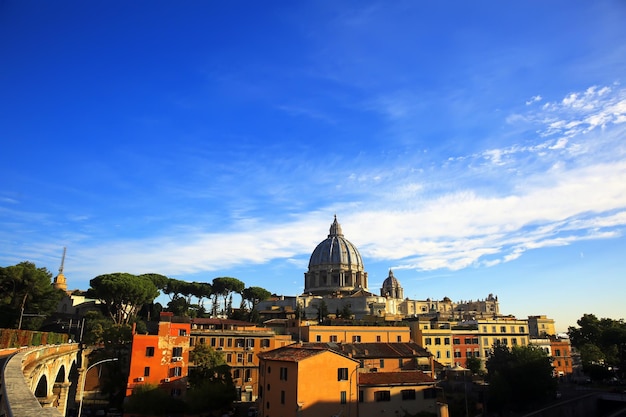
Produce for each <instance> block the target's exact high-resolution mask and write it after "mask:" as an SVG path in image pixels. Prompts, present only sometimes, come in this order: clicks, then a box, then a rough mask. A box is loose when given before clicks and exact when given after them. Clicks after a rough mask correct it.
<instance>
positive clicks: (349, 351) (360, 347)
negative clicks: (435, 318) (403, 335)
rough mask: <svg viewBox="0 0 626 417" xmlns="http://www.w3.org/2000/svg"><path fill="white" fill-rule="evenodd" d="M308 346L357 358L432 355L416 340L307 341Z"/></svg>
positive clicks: (425, 356) (426, 356)
mask: <svg viewBox="0 0 626 417" xmlns="http://www.w3.org/2000/svg"><path fill="white" fill-rule="evenodd" d="M306 346H317V347H328V348H329V349H332V350H335V351H337V352H341V353H343V354H344V355H348V356H351V357H353V358H355V359H366V358H370V359H371V358H413V357H416V356H417V357H424V358H428V357H430V356H432V354H431V353H429V352H428V351H427V350H426V349H424V348H423V347H421V346H420V345H418V344H417V343H414V342H399V343H381V342H375V343H307V344H306Z"/></svg>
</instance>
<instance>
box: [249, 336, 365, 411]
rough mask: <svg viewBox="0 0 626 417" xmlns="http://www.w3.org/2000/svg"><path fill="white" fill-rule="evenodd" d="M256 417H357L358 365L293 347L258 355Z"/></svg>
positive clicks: (329, 352)
mask: <svg viewBox="0 0 626 417" xmlns="http://www.w3.org/2000/svg"><path fill="white" fill-rule="evenodd" d="M259 360H260V362H259V370H260V377H259V400H258V403H259V415H260V416H281V417H318V416H334V415H340V416H342V417H344V416H345V417H357V415H358V414H357V403H358V402H357V399H358V390H357V375H358V370H359V369H358V368H359V366H360V364H359V361H357V360H355V359H351V358H349V357H347V356H345V355H342V354H340V353H338V352H334V351H332V350H329V349H325V348H321V347H306V346H303V345H300V344H294V345H290V346H286V347H283V348H279V349H275V350H273V351H270V352H264V353H261V354H259Z"/></svg>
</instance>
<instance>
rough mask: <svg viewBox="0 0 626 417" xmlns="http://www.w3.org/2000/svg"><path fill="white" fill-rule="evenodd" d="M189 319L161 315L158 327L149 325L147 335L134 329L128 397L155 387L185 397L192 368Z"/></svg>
mask: <svg viewBox="0 0 626 417" xmlns="http://www.w3.org/2000/svg"><path fill="white" fill-rule="evenodd" d="M190 330H191V326H190V323H189V319H188V318H185V317H175V316H174V315H173V313H168V312H162V313H161V316H160V319H159V322H158V323H148V333H147V334H140V333H138V332H137V331H136V329H135V328H133V339H132V346H131V357H130V369H129V374H128V382H127V384H126V396H127V397H128V396H130V395H132V394H133V390H134V389H135V388H137V387H138V386H139V385H142V384H147V383H149V384H154V385H158V386H159V387H160V388H162V389H164V390H166V391H168V392H169V393H170V395H171V396H173V397H180V396H184V395H185V392H186V389H187V375H188V367H189V338H190Z"/></svg>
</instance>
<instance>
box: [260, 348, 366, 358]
mask: <svg viewBox="0 0 626 417" xmlns="http://www.w3.org/2000/svg"><path fill="white" fill-rule="evenodd" d="M324 352H330V353H333V354H341V353H340V352H335V351H332V350H330V349H328V348H325V347H318V346H306V345H299V344H293V345H289V346H283V347H280V348H278V349H274V350H270V351H268V352H262V353H259V355H258V356H259V358H261V359H264V360H276V361H285V362H300V361H302V360H304V359H308V358H310V357H312V356H315V355H320V354H322V353H324ZM342 356H343V355H342ZM355 362H356V361H355Z"/></svg>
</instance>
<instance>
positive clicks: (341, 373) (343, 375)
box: [337, 368, 348, 381]
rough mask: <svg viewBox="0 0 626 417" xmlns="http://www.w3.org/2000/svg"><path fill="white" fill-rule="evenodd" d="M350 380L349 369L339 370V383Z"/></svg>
mask: <svg viewBox="0 0 626 417" xmlns="http://www.w3.org/2000/svg"><path fill="white" fill-rule="evenodd" d="M347 380H348V368H337V381H347Z"/></svg>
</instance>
